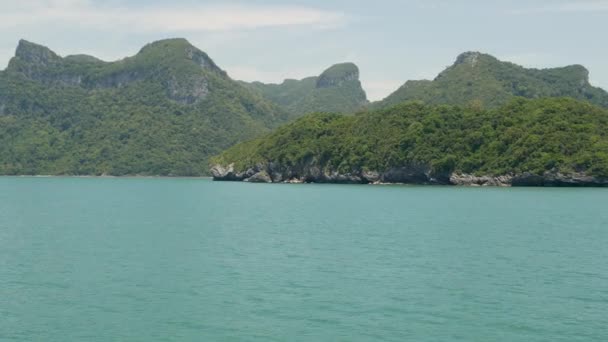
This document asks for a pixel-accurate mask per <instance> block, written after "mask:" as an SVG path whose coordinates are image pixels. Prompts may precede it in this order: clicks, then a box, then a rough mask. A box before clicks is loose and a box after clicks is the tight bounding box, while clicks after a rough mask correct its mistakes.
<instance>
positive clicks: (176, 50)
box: [137, 38, 224, 73]
mask: <svg viewBox="0 0 608 342" xmlns="http://www.w3.org/2000/svg"><path fill="white" fill-rule="evenodd" d="M137 55H138V56H149V57H152V58H161V59H169V60H172V59H176V58H186V59H189V60H192V61H193V62H195V63H196V64H198V65H199V66H200V67H202V68H203V69H209V70H213V71H218V72H221V73H224V71H223V70H221V69H220V67H218V66H217V65H216V64H215V62H214V61H213V60H212V59H211V57H209V55H207V54H206V53H205V52H203V51H202V50H200V49H198V48H197V47H195V46H194V45H192V44H191V43H190V42H189V41H188V40H186V39H184V38H171V39H163V40H159V41H156V42H152V43H150V44H147V45H146V46H144V47H143V48H142V49H141V50H140V51H139V53H138V54H137Z"/></svg>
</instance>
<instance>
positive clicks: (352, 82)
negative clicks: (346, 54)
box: [243, 63, 367, 116]
mask: <svg viewBox="0 0 608 342" xmlns="http://www.w3.org/2000/svg"><path fill="white" fill-rule="evenodd" d="M243 84H245V85H247V86H248V87H250V88H251V89H254V90H255V91H257V92H259V93H260V94H261V95H262V96H264V97H265V98H266V99H268V100H270V101H272V102H273V103H275V104H277V105H279V106H281V107H282V108H284V109H285V110H286V111H288V112H289V113H291V114H292V115H294V116H301V115H303V114H307V113H312V112H334V113H354V112H356V111H358V110H360V109H361V108H362V107H363V106H365V105H366V104H367V96H366V95H365V91H363V89H362V88H361V82H360V81H359V69H358V68H357V66H356V65H354V64H353V63H342V64H336V65H334V66H332V67H330V68H329V69H327V70H325V71H324V72H323V73H322V74H321V75H319V76H318V77H307V78H304V79H302V80H285V81H284V82H283V83H281V84H264V83H261V82H253V83H243Z"/></svg>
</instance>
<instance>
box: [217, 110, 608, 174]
mask: <svg viewBox="0 0 608 342" xmlns="http://www.w3.org/2000/svg"><path fill="white" fill-rule="evenodd" d="M269 162H272V163H275V164H277V165H280V166H281V167H285V168H298V167H300V166H302V165H315V166H317V167H319V168H320V169H323V170H334V171H338V172H341V173H349V172H357V171H362V170H363V171H379V172H382V171H385V170H388V169H390V168H393V167H400V166H403V165H408V164H410V165H411V164H424V165H429V166H430V167H431V168H432V170H433V172H436V173H443V174H445V173H450V172H454V171H455V172H462V173H469V174H477V175H504V174H509V173H514V174H519V173H523V172H532V173H535V174H542V173H543V172H544V171H547V170H554V171H560V172H563V173H571V172H575V171H579V172H580V171H582V172H586V173H587V174H590V175H594V176H598V177H608V110H605V109H602V108H600V107H596V106H593V105H591V104H588V103H585V102H580V101H576V100H573V99H567V98H552V99H539V100H527V99H523V98H517V99H514V100H512V101H511V102H509V103H508V104H507V105H504V106H502V107H500V108H497V109H490V110H484V109H481V108H479V107H476V106H465V107H462V106H447V105H437V106H431V105H424V104H422V103H419V102H410V103H405V104H401V105H398V106H394V107H390V108H387V109H384V110H379V111H373V112H368V113H360V114H358V115H355V116H341V115H335V114H322V113H321V114H311V115H307V116H304V117H302V118H300V119H298V120H297V121H295V122H293V123H290V124H287V125H285V126H283V127H281V128H279V129H277V130H276V131H275V132H273V133H271V134H269V135H267V136H265V137H263V138H259V139H256V140H253V141H250V142H246V143H241V144H238V145H236V146H234V147H232V148H230V149H228V150H227V151H226V152H224V153H223V154H221V155H219V156H217V157H214V158H212V163H214V164H220V165H228V164H231V163H234V164H235V168H236V169H237V170H238V171H243V170H246V169H247V168H250V167H253V166H254V165H256V164H258V163H262V164H264V163H269Z"/></svg>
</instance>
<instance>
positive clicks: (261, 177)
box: [244, 171, 272, 183]
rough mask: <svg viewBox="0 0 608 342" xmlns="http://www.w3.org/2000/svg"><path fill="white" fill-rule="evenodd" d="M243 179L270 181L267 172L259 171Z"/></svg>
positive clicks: (259, 181) (248, 180)
mask: <svg viewBox="0 0 608 342" xmlns="http://www.w3.org/2000/svg"><path fill="white" fill-rule="evenodd" d="M244 181H245V182H250V183H272V178H270V175H268V172H266V171H260V172H257V173H255V174H254V175H253V176H251V177H249V178H245V179H244Z"/></svg>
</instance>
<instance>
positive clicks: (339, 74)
mask: <svg viewBox="0 0 608 342" xmlns="http://www.w3.org/2000/svg"><path fill="white" fill-rule="evenodd" d="M349 81H359V68H358V67H357V66H356V65H355V64H353V63H343V64H336V65H334V66H332V67H330V68H329V69H327V70H325V71H324V72H323V73H322V74H321V75H320V76H319V78H318V79H317V84H316V87H317V88H329V87H339V86H341V85H342V84H343V83H345V82H349Z"/></svg>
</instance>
